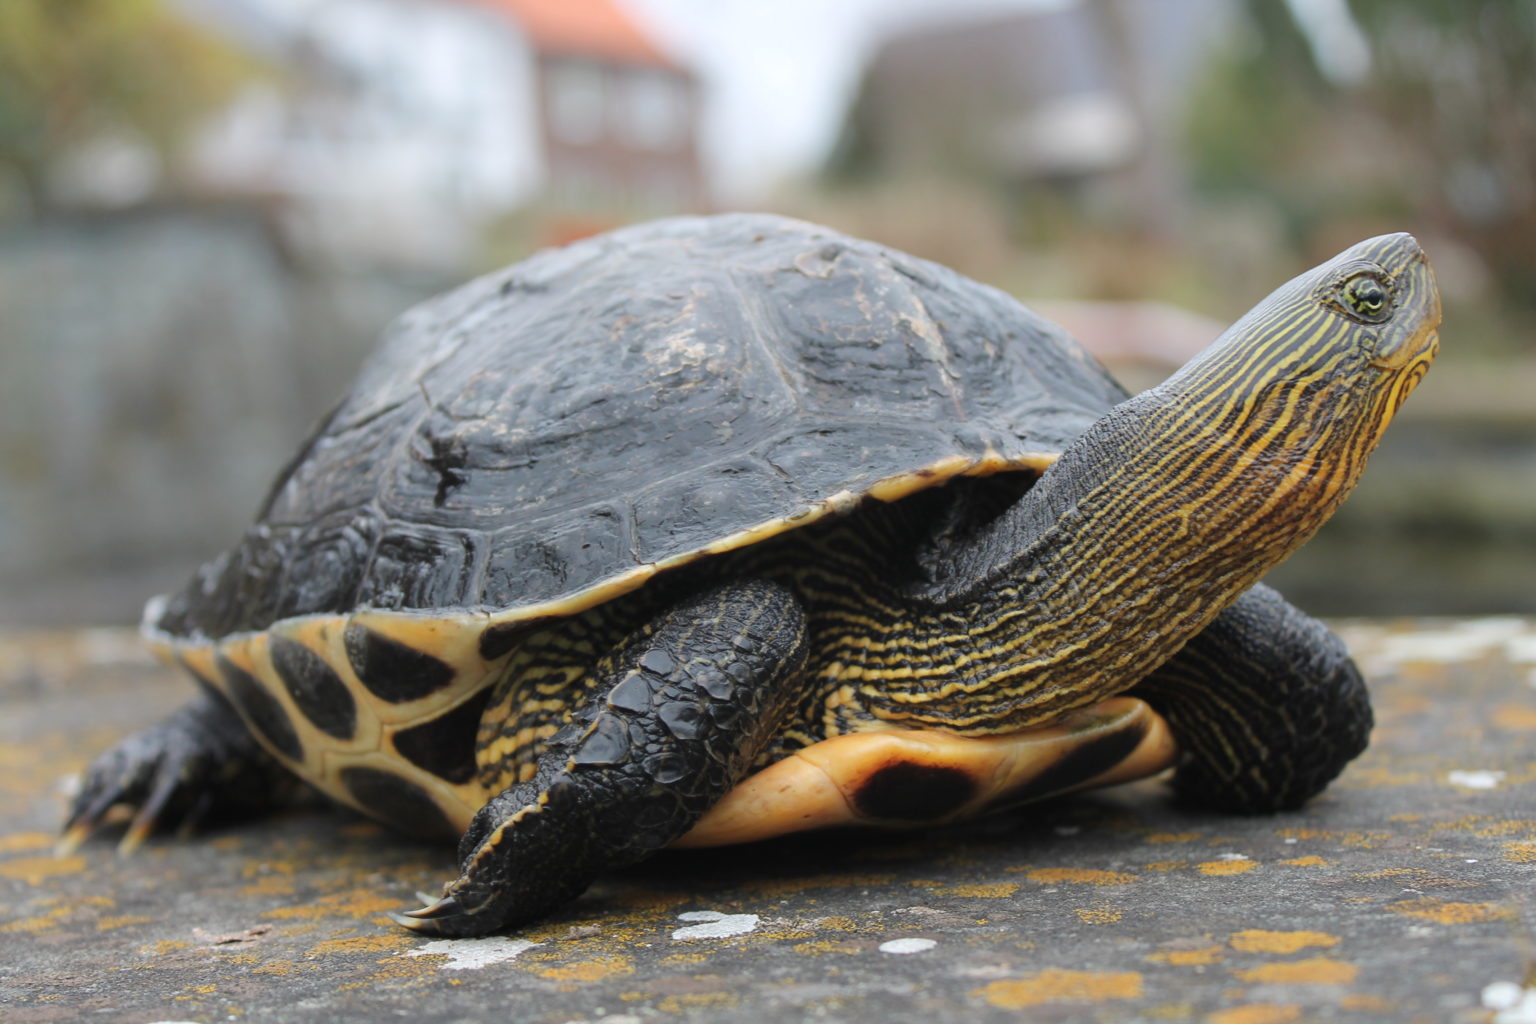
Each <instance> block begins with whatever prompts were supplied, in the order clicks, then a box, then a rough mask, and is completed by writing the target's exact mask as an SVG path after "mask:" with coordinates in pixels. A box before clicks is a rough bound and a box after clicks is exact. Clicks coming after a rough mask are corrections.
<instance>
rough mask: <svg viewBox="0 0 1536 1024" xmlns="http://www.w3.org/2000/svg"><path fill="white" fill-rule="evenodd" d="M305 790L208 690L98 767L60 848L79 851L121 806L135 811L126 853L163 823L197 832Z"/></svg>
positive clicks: (122, 846)
mask: <svg viewBox="0 0 1536 1024" xmlns="http://www.w3.org/2000/svg"><path fill="white" fill-rule="evenodd" d="M297 788H298V786H297V780H295V779H294V777H293V776H292V774H290V773H289V772H288V771H286V770H285V769H284V768H283V767H282V766H281V765H280V764H278V763H277V761H276V760H274V759H273V758H272V756H271V755H270V754H268V753H267V752H266V751H265V750H262V749H261V747H260V745H259V744H258V743H257V742H256V740H255V739H254V738H253V737H252V736H251V734H250V731H249V730H247V729H246V727H245V723H244V722H242V721H241V720H240V716H239V715H238V714H237V713H236V712H235V710H234V708H232V707H230V705H229V703H228V702H227V701H225V700H224V698H223V697H221V696H219V695H218V694H216V693H214V692H212V691H207V690H205V691H204V692H203V693H201V694H199V695H198V696H197V698H196V699H194V700H192V701H191V702H189V703H187V704H186V705H184V706H182V707H181V708H179V709H178V710H177V711H176V712H175V713H174V714H172V715H171V716H170V717H169V718H167V719H166V720H165V721H163V722H160V723H159V724H157V725H152V726H150V727H149V728H148V729H144V730H141V731H139V732H136V733H134V734H133V735H131V736H129V737H128V738H127V739H124V740H123V741H122V742H121V743H119V744H118V745H117V746H115V747H113V748H112V749H111V750H108V751H107V752H106V753H104V754H102V755H100V756H99V757H97V758H96V760H95V761H93V762H91V765H90V767H89V768H87V769H86V771H85V777H84V780H83V781H82V783H81V786H80V792H79V793H78V794H77V795H76V796H75V799H74V803H73V806H72V807H71V809H70V812H69V817H68V819H67V820H66V821H65V823H64V836H63V838H62V839H61V840H60V842H59V848H60V850H61V851H63V852H68V851H70V850H73V849H75V848H76V847H78V846H79V845H80V843H82V842H83V841H84V840H85V839H86V838H87V837H88V836H89V835H90V834H91V833H92V832H94V831H95V830H96V828H97V826H99V825H100V824H101V822H102V819H103V818H104V817H105V816H106V814H107V812H108V811H110V810H111V809H112V808H114V807H117V806H124V805H125V806H128V807H130V808H132V809H133V810H134V812H135V813H134V818H133V822H132V823H131V824H130V825H129V826H128V830H127V831H126V832H124V833H123V838H122V840H121V841H120V842H119V844H118V852H119V853H124V854H126V853H131V852H132V851H133V850H135V849H136V848H137V847H138V846H139V844H140V843H142V842H143V841H144V839H145V837H147V836H148V835H149V834H150V833H151V832H153V831H154V830H155V828H156V827H157V826H159V825H161V824H165V823H174V824H178V825H179V826H180V827H181V828H183V829H190V828H192V827H193V826H195V825H196V824H197V823H198V822H199V821H201V820H202V819H203V818H204V817H205V816H207V815H208V814H209V813H210V812H213V813H218V814H221V815H222V814H226V813H233V814H237V815H248V814H255V813H258V812H261V811H265V810H269V809H271V808H272V807H275V806H278V805H279V804H281V803H283V802H284V801H285V800H286V799H287V798H288V797H289V796H291V795H292V794H293V792H294V791H295V790H296V789H297Z"/></svg>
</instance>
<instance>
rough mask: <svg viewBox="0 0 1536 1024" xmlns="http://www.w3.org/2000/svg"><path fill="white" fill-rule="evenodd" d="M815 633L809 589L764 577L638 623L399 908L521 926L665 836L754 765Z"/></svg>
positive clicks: (451, 924) (443, 919) (467, 924)
mask: <svg viewBox="0 0 1536 1024" xmlns="http://www.w3.org/2000/svg"><path fill="white" fill-rule="evenodd" d="M807 648H808V644H807V636H806V623H805V615H804V612H803V610H802V609H801V607H800V604H799V601H798V599H797V598H796V597H795V596H794V594H793V593H791V592H790V591H789V590H788V589H787V588H784V587H782V586H780V585H777V584H773V583H768V582H763V581H758V580H747V581H743V582H737V583H729V584H724V585H721V586H718V587H715V588H713V589H711V590H709V591H706V592H705V593H703V594H701V595H699V596H698V597H695V598H693V599H692V600H689V601H685V602H683V603H681V604H679V605H677V606H676V607H674V608H672V609H671V610H669V611H667V612H665V613H663V614H662V615H660V616H659V617H657V618H656V619H654V620H652V621H651V622H650V623H648V624H647V625H645V626H643V627H641V628H640V629H638V630H636V631H635V632H633V633H631V634H630V635H629V636H628V637H627V638H626V639H625V640H624V641H623V642H621V643H620V644H619V645H618V646H617V647H616V648H615V649H614V650H613V651H612V652H611V653H609V654H607V655H606V656H604V657H602V658H601V659H600V660H599V661H598V662H597V664H596V665H595V666H594V668H593V670H592V677H593V680H592V685H590V686H589V687H588V688H587V697H586V700H585V701H584V702H583V703H582V704H581V705H580V707H578V708H577V709H576V711H575V713H574V715H573V717H572V719H571V721H569V722H568V723H567V724H566V725H565V726H563V727H562V728H561V729H560V731H559V732H557V733H556V734H555V735H554V736H552V737H551V738H550V739H549V741H548V743H547V745H546V746H545V748H544V750H543V752H542V753H541V755H540V757H539V760H538V767H537V770H536V772H535V774H534V777H533V778H532V779H530V780H527V781H523V782H517V783H514V784H512V785H510V786H508V787H507V788H506V789H505V790H503V791H502V792H501V793H500V794H498V795H497V796H495V797H493V798H492V799H491V800H490V801H489V802H488V803H487V804H486V805H485V807H484V808H482V809H481V811H480V813H479V814H477V815H476V816H475V819H474V821H473V822H472V823H471V824H470V827H469V830H468V832H467V833H466V834H465V836H464V840H463V842H462V843H461V844H460V847H459V854H460V859H461V861H462V865H461V874H460V876H459V878H457V879H456V880H454V881H453V882H451V883H450V884H449V885H448V886H447V887H446V888H445V890H444V895H443V898H442V899H440V900H438V901H437V902H436V903H434V904H433V905H432V906H430V907H424V908H422V909H421V910H418V911H414V912H412V913H411V914H409V915H397V916H396V917H395V920H397V921H399V922H400V923H401V924H403V925H406V926H407V927H410V928H414V929H416V930H418V931H423V932H430V933H435V934H441V935H483V934H486V933H488V932H492V931H496V930H498V929H502V928H507V927H512V926H516V925H519V924H522V923H524V922H526V921H529V920H531V919H533V918H536V917H539V916H541V915H543V914H545V913H548V912H549V911H551V910H553V909H555V908H556V907H558V906H559V905H560V904H562V903H565V902H567V901H568V900H571V899H573V898H575V897H576V896H578V895H579V894H580V893H581V892H582V890H584V889H585V888H586V887H587V885H589V884H590V883H591V881H592V880H593V879H594V878H595V877H596V876H597V875H598V874H599V873H600V872H602V871H604V870H607V869H609V868H614V867H620V866H623V865H625V864H630V863H633V862H635V861H637V860H640V859H641V858H643V857H645V856H646V855H647V854H650V853H653V852H655V851H656V850H659V849H661V848H662V847H664V846H666V845H667V844H668V843H670V842H672V840H674V839H676V838H677V837H678V836H680V835H682V834H683V833H684V832H686V831H687V830H688V829H689V828H690V827H691V826H692V825H693V823H694V822H695V821H697V820H698V818H699V817H700V816H702V815H703V814H704V812H705V811H707V810H708V809H709V808H710V806H711V805H713V804H714V803H715V802H716V801H717V800H719V799H720V797H722V796H724V795H725V793H726V792H727V791H729V790H730V789H731V788H732V787H733V786H734V785H735V784H736V783H737V782H738V781H740V780H741V778H743V777H744V776H745V775H746V774H747V772H748V771H749V770H750V768H751V765H752V762H753V761H754V759H755V758H756V757H757V755H758V754H759V753H760V752H761V751H762V750H763V749H764V747H765V746H766V745H767V744H768V742H769V741H770V739H771V738H772V736H773V734H774V732H775V731H776V730H777V729H778V727H779V725H780V722H781V720H782V719H783V718H784V717H785V714H786V712H787V709H788V708H789V706H790V704H791V702H792V700H793V698H794V695H795V691H796V685H797V684H798V683H799V682H800V680H801V678H802V677H803V675H804V668H805V663H806V656H807Z"/></svg>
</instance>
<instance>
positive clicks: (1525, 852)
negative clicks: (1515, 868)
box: [1504, 839, 1536, 864]
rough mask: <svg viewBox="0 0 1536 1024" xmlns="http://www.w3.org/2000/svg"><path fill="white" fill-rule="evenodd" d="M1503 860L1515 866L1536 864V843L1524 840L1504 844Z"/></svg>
mask: <svg viewBox="0 0 1536 1024" xmlns="http://www.w3.org/2000/svg"><path fill="white" fill-rule="evenodd" d="M1504 859H1505V860H1507V861H1511V862H1513V863H1515V864H1536V841H1533V840H1529V839H1524V840H1521V841H1519V842H1514V843H1505V844H1504Z"/></svg>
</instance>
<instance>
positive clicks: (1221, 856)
mask: <svg viewBox="0 0 1536 1024" xmlns="http://www.w3.org/2000/svg"><path fill="white" fill-rule="evenodd" d="M1216 859H1217V860H1247V859H1248V855H1247V854H1246V853H1218V854H1217V855H1216Z"/></svg>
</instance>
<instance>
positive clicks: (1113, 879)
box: [1026, 868, 1136, 885]
mask: <svg viewBox="0 0 1536 1024" xmlns="http://www.w3.org/2000/svg"><path fill="white" fill-rule="evenodd" d="M1026 877H1028V878H1029V880H1030V881H1031V882H1040V883H1042V884H1044V885H1056V884H1058V883H1061V882H1070V883H1072V884H1074V885H1130V884H1131V883H1132V882H1134V881H1136V876H1135V875H1129V874H1126V873H1125V872H1123V871H1100V870H1098V869H1096V868H1036V869H1035V870H1033V871H1031V872H1030V873H1029V874H1028V876H1026Z"/></svg>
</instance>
